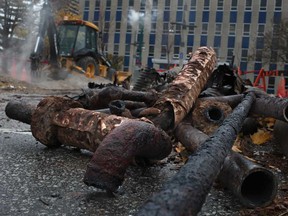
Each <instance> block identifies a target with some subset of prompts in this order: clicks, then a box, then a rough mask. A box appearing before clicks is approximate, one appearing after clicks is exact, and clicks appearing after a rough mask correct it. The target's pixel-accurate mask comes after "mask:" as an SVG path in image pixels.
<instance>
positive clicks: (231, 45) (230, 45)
mask: <svg viewBox="0 0 288 216" xmlns="http://www.w3.org/2000/svg"><path fill="white" fill-rule="evenodd" d="M234 46H235V37H234V36H233V37H232V36H230V37H228V48H234Z"/></svg>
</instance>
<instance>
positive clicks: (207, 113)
mask: <svg viewBox="0 0 288 216" xmlns="http://www.w3.org/2000/svg"><path fill="white" fill-rule="evenodd" d="M231 112H232V109H231V107H230V106H229V105H228V104H227V103H224V102H218V101H207V100H206V101H203V100H197V101H196V103H195V106H194V107H193V112H192V119H191V122H192V124H193V126H194V127H196V128H197V129H199V130H201V131H203V132H204V133H205V134H208V135H210V134H212V133H214V131H215V130H216V129H217V128H218V127H219V126H220V125H221V124H222V122H223V121H224V119H225V118H226V117H227V116H228V115H229V114H230V113H231Z"/></svg>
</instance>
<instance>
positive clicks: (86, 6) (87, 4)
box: [84, 1, 90, 10]
mask: <svg viewBox="0 0 288 216" xmlns="http://www.w3.org/2000/svg"><path fill="white" fill-rule="evenodd" d="M89 7H90V1H85V5H84V10H89Z"/></svg>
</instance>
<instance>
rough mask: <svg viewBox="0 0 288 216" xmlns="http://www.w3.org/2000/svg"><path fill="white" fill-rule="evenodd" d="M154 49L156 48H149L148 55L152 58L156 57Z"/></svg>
mask: <svg viewBox="0 0 288 216" xmlns="http://www.w3.org/2000/svg"><path fill="white" fill-rule="evenodd" d="M154 49H155V48H154V46H149V54H148V55H149V56H150V57H153V56H154Z"/></svg>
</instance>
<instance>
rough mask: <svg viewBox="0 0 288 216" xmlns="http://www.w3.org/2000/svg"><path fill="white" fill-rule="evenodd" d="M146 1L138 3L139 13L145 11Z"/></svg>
mask: <svg viewBox="0 0 288 216" xmlns="http://www.w3.org/2000/svg"><path fill="white" fill-rule="evenodd" d="M145 5H146V1H141V3H140V11H145Z"/></svg>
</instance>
